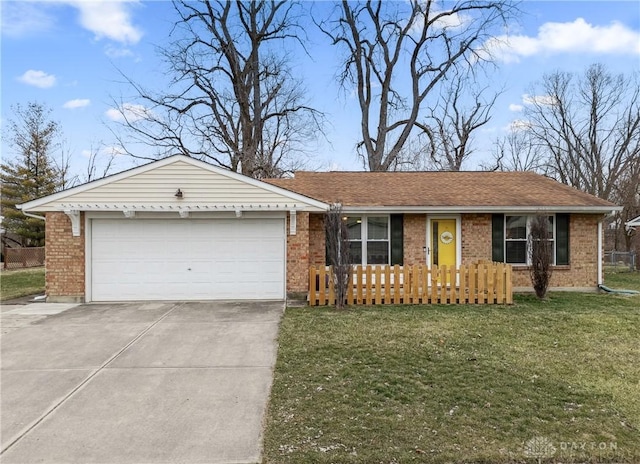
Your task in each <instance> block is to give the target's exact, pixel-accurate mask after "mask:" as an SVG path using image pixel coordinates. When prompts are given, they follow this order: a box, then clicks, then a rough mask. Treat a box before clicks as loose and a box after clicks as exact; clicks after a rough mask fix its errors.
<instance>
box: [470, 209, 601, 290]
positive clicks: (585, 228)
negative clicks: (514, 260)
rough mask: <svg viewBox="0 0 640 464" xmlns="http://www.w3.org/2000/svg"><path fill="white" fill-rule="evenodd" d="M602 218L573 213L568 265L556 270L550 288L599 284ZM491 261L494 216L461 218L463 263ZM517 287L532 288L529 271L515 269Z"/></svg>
mask: <svg viewBox="0 0 640 464" xmlns="http://www.w3.org/2000/svg"><path fill="white" fill-rule="evenodd" d="M600 218H601V216H600V215H597V214H596V215H594V214H572V215H571V218H570V220H569V237H570V238H569V256H570V258H569V260H570V265H569V266H557V267H555V268H554V269H553V274H552V277H551V287H595V286H596V285H597V281H598V220H599V219H600ZM480 259H483V260H491V215H490V214H463V215H462V264H465V265H466V264H470V263H473V262H475V261H478V260H480ZM513 285H514V287H531V278H530V276H529V269H528V268H526V267H523V266H516V267H514V269H513Z"/></svg>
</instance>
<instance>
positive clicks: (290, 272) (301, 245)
mask: <svg viewBox="0 0 640 464" xmlns="http://www.w3.org/2000/svg"><path fill="white" fill-rule="evenodd" d="M290 220H291V216H290V215H287V229H286V230H287V294H289V295H294V294H299V293H305V294H306V293H307V291H308V287H309V235H310V234H309V213H305V212H302V211H299V212H298V213H297V214H296V234H295V235H291V234H289V230H290V229H289V221H290Z"/></svg>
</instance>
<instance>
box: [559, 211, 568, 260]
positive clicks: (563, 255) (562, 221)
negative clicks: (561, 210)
mask: <svg viewBox="0 0 640 464" xmlns="http://www.w3.org/2000/svg"><path fill="white" fill-rule="evenodd" d="M568 264H569V215H568V214H556V265H558V266H562V265H568Z"/></svg>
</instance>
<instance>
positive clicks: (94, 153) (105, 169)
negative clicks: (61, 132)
mask: <svg viewBox="0 0 640 464" xmlns="http://www.w3.org/2000/svg"><path fill="white" fill-rule="evenodd" d="M116 156H117V155H116V152H115V151H113V150H107V151H105V150H104V146H103V144H102V143H96V144H94V143H92V144H91V147H90V148H89V159H88V160H87V171H86V173H85V174H84V176H83V177H84V179H83V180H84V182H92V181H94V180H97V179H102V178H103V177H107V176H108V175H109V173H110V172H111V169H112V168H113V165H114V164H115V160H116Z"/></svg>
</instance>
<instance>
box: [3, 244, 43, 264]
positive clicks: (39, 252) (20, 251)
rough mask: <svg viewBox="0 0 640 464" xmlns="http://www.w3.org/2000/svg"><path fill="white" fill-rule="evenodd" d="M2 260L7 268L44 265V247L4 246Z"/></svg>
mask: <svg viewBox="0 0 640 464" xmlns="http://www.w3.org/2000/svg"><path fill="white" fill-rule="evenodd" d="M2 260H3V262H4V263H3V267H4V268H5V269H22V268H26V267H39V266H44V247H25V248H4V249H3V250H2Z"/></svg>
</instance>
